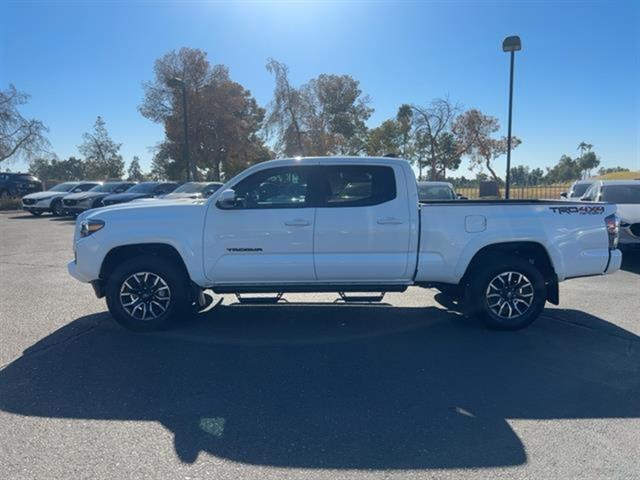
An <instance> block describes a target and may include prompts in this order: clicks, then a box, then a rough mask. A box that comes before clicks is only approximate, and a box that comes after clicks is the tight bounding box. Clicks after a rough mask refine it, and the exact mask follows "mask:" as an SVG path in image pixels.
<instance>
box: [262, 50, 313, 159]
mask: <svg viewBox="0 0 640 480" xmlns="http://www.w3.org/2000/svg"><path fill="white" fill-rule="evenodd" d="M267 70H268V71H269V72H270V73H272V74H273V75H274V76H275V79H276V87H275V90H274V92H273V100H272V102H271V104H270V105H269V113H268V115H267V118H266V121H265V126H266V127H267V130H275V131H277V132H278V137H279V138H280V141H279V143H280V147H281V148H282V149H283V150H284V151H285V153H287V154H295V155H304V154H305V148H304V144H303V141H302V136H303V132H302V130H301V122H302V118H301V117H302V116H303V112H302V110H303V108H302V98H301V93H300V91H299V90H298V89H296V88H294V87H292V86H291V83H290V82H289V67H287V66H286V65H285V64H284V63H281V62H278V61H277V60H275V59H273V58H269V59H268V60H267ZM296 150H297V151H296Z"/></svg>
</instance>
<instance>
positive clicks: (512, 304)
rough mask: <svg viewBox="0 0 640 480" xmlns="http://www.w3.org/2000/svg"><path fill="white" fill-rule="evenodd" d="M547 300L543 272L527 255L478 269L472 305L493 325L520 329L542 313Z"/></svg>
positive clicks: (476, 311) (470, 303)
mask: <svg viewBox="0 0 640 480" xmlns="http://www.w3.org/2000/svg"><path fill="white" fill-rule="evenodd" d="M546 299H547V297H546V287H545V281H544V277H543V276H542V274H541V273H540V271H539V270H538V269H537V268H536V267H535V266H534V265H532V264H531V263H529V262H528V261H527V260H525V259H523V258H520V257H516V256H508V257H506V258H503V259H501V260H500V261H498V262H495V263H493V264H490V263H487V264H483V265H481V266H480V268H477V269H476V273H475V274H474V275H472V278H471V281H470V295H469V298H468V302H469V305H468V306H469V307H470V309H471V311H472V313H473V314H474V315H475V316H476V317H478V318H480V319H481V320H482V321H483V322H484V323H485V324H486V325H487V326H488V327H490V328H494V329H498V330H518V329H520V328H524V327H526V326H528V325H529V324H531V323H532V322H533V321H534V320H535V319H536V318H538V317H539V316H540V313H542V309H543V308H544V304H545V302H546Z"/></svg>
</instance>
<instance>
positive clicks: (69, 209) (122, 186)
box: [62, 182, 135, 216]
mask: <svg viewBox="0 0 640 480" xmlns="http://www.w3.org/2000/svg"><path fill="white" fill-rule="evenodd" d="M133 185H135V182H105V183H100V184H98V185H96V186H95V187H93V188H92V189H90V190H88V191H86V192H81V193H72V194H70V195H67V196H66V197H64V198H63V199H62V207H63V209H64V212H65V214H67V215H74V216H77V215H79V214H80V213H82V212H84V211H85V210H89V209H90V208H98V207H101V206H102V200H104V199H105V197H107V196H109V195H111V194H112V193H122V192H125V191H126V190H128V189H129V188H131V187H132V186H133Z"/></svg>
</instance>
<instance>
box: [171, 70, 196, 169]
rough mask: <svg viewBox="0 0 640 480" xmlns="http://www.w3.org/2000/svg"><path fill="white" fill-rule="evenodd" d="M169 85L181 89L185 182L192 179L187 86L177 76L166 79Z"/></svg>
mask: <svg viewBox="0 0 640 480" xmlns="http://www.w3.org/2000/svg"><path fill="white" fill-rule="evenodd" d="M167 85H169V86H170V87H173V88H175V87H180V88H181V89H182V117H183V118H182V120H183V126H184V142H183V143H182V157H183V159H184V163H185V165H186V167H187V182H190V181H191V179H192V172H191V159H190V158H189V121H188V116H187V86H186V84H185V83H184V81H182V80H181V79H179V78H171V79H169V80H168V81H167Z"/></svg>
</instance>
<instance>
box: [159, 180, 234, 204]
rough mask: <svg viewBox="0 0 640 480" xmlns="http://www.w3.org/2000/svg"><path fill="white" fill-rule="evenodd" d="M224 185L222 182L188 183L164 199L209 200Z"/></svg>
mask: <svg viewBox="0 0 640 480" xmlns="http://www.w3.org/2000/svg"><path fill="white" fill-rule="evenodd" d="M222 185H223V184H222V183H221V182H187V183H184V184H182V185H180V186H179V187H178V188H176V189H175V190H174V191H173V192H171V193H169V194H167V195H165V196H163V197H162V198H163V199H166V200H182V199H191V200H196V199H199V198H209V197H210V196H211V194H213V192H215V191H216V190H218V189H219V188H220V187H221V186H222Z"/></svg>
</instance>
